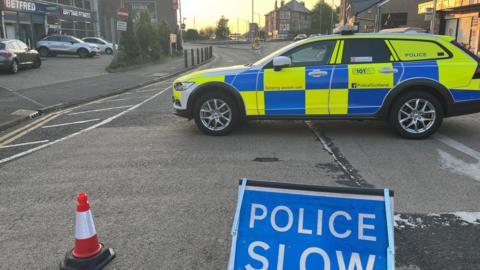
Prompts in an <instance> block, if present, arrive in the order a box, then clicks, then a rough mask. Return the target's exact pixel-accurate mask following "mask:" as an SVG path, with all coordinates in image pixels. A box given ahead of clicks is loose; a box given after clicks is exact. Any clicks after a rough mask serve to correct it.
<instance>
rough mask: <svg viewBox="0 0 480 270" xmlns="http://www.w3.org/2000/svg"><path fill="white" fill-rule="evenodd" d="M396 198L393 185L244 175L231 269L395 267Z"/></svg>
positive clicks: (376, 269) (379, 269)
mask: <svg viewBox="0 0 480 270" xmlns="http://www.w3.org/2000/svg"><path fill="white" fill-rule="evenodd" d="M391 197H393V192H390V191H389V190H388V189H385V190H377V189H351V188H333V187H317V186H303V185H293V184H280V183H272V182H258V181H251V180H248V181H247V180H246V179H244V180H242V181H241V185H240V188H239V193H238V202H237V211H236V214H235V218H234V223H233V226H232V247H231V252H230V262H229V270H234V269H235V270H236V269H276V270H288V269H300V270H308V269H329V270H337V269H338V270H344V269H365V270H385V269H388V270H391V269H393V266H394V250H393V248H394V243H393V215H392V213H393V207H392V204H391V199H392V198H391ZM390 247H391V248H390Z"/></svg>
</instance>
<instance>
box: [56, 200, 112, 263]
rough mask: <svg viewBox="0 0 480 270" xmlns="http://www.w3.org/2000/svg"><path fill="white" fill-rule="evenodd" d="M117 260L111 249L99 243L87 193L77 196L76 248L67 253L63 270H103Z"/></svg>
mask: <svg viewBox="0 0 480 270" xmlns="http://www.w3.org/2000/svg"><path fill="white" fill-rule="evenodd" d="M113 258H115V252H114V251H113V249H111V248H105V247H104V246H103V244H101V243H99V241H98V237H97V231H96V230H95V223H94V222H93V216H92V212H91V211H90V203H89V202H88V196H87V194H85V193H80V194H78V196H77V214H76V216H75V247H74V248H73V249H72V251H71V252H67V255H66V256H65V260H64V261H63V262H62V263H61V264H60V269H62V270H80V269H92V270H97V269H102V268H103V267H105V266H106V265H107V264H108V263H109V262H110V261H111V260H113Z"/></svg>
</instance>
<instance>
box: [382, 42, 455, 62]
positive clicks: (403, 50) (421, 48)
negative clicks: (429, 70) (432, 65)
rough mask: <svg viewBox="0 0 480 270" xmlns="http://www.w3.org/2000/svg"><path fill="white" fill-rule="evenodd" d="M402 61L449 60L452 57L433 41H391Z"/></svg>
mask: <svg viewBox="0 0 480 270" xmlns="http://www.w3.org/2000/svg"><path fill="white" fill-rule="evenodd" d="M389 42H390V44H392V47H393V49H394V50H395V52H396V53H397V55H398V57H399V58H400V61H420V60H430V59H442V58H449V57H450V55H449V53H448V52H447V51H445V49H443V48H442V47H441V46H440V45H438V44H437V43H435V42H431V41H420V40H390V41H389Z"/></svg>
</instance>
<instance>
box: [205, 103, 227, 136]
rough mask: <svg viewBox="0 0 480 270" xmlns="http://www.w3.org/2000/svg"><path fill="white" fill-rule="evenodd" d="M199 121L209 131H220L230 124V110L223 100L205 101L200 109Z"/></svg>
mask: <svg viewBox="0 0 480 270" xmlns="http://www.w3.org/2000/svg"><path fill="white" fill-rule="evenodd" d="M200 120H201V121H202V124H203V125H204V126H205V127H206V128H207V129H209V130H211V131H221V130H224V129H225V128H227V127H228V126H229V125H230V123H231V122H232V109H231V108H230V106H229V105H228V104H227V103H226V102H225V101H223V100H221V99H217V98H213V99H209V100H206V101H205V102H204V103H203V104H202V106H201V107H200Z"/></svg>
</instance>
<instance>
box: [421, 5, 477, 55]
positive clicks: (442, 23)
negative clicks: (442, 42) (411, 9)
mask: <svg viewBox="0 0 480 270" xmlns="http://www.w3.org/2000/svg"><path fill="white" fill-rule="evenodd" d="M432 8H433V1H430V2H425V3H421V4H419V5H418V13H419V14H421V15H423V16H426V14H427V13H428V11H429V9H430V10H431V9H432ZM479 15H480V0H455V1H454V0H438V1H437V19H438V20H437V23H438V24H437V25H436V26H435V33H438V34H441V35H448V36H452V37H454V38H455V39H456V40H457V42H459V43H460V44H462V45H463V46H465V48H467V49H469V50H470V51H472V52H473V53H475V54H477V55H479V54H480V53H479V24H478V18H479Z"/></svg>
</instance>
